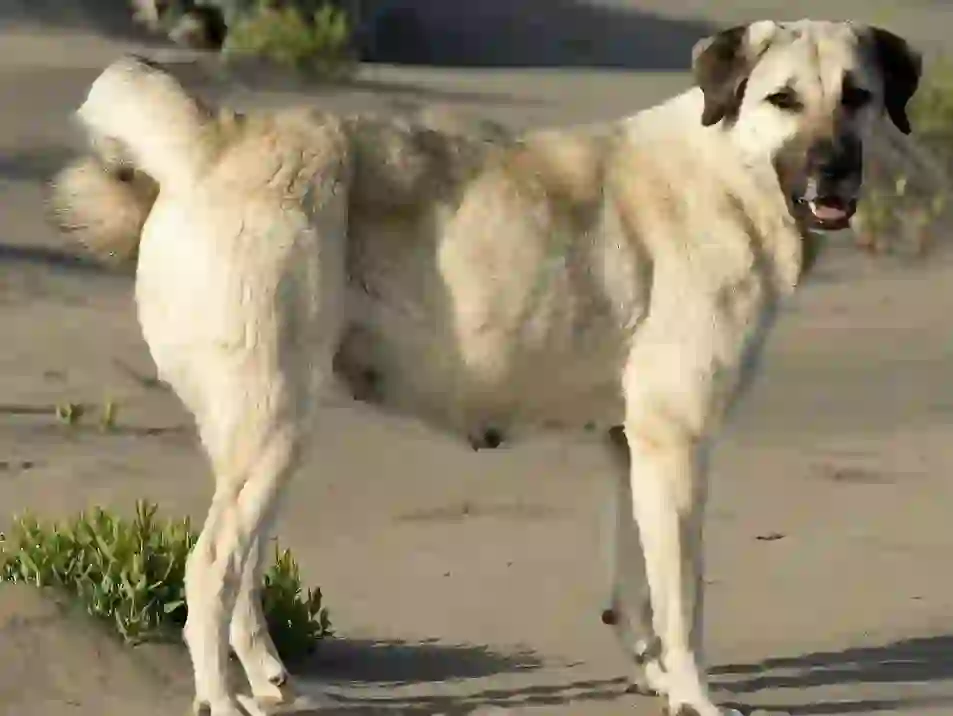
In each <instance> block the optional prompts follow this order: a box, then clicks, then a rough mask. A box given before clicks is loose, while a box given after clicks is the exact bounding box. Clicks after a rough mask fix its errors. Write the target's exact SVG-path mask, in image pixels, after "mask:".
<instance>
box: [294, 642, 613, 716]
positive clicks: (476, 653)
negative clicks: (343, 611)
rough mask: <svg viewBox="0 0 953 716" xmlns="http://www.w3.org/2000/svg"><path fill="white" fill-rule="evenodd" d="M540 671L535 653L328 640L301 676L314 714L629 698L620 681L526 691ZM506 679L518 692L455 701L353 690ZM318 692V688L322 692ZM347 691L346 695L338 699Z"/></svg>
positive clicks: (489, 692)
mask: <svg viewBox="0 0 953 716" xmlns="http://www.w3.org/2000/svg"><path fill="white" fill-rule="evenodd" d="M541 667H542V662H541V660H540V659H539V658H538V657H536V656H535V655H534V654H533V653H532V652H520V651H517V652H513V653H503V652H498V651H494V650H492V649H489V648H487V647H483V646H476V645H456V644H443V643H440V642H437V641H436V640H428V641H423V642H415V643H411V642H391V641H388V642H377V641H362V640H349V639H348V640H337V639H334V640H330V641H328V642H326V643H323V644H322V645H321V647H320V650H319V654H318V655H317V656H315V657H314V658H313V659H312V660H311V661H310V662H309V664H308V665H307V667H306V669H305V670H304V671H302V673H301V675H302V676H303V677H305V679H306V680H307V681H309V682H311V683H314V684H320V685H325V684H326V685H328V687H327V690H326V691H325V690H324V689H323V688H322V689H321V692H322V695H321V700H322V704H321V709H320V711H316V712H315V713H321V714H327V713H336V712H338V711H340V712H341V713H346V714H369V715H370V714H379V713H383V714H394V713H399V714H414V715H421V716H422V715H424V714H427V715H430V714H433V715H436V714H445V715H446V716H458V715H460V716H462V715H463V714H471V713H474V712H476V713H479V712H480V710H481V709H485V708H490V707H514V706H521V707H522V706H545V705H560V704H566V703H575V702H579V703H583V702H587V701H595V700H612V699H616V698H618V697H619V696H620V695H621V694H622V693H623V692H624V690H625V686H626V684H625V680H624V679H621V678H615V679H605V680H567V681H563V682H560V683H555V684H539V683H533V684H527V683H526V681H525V679H521V678H520V675H521V674H524V673H527V672H532V671H536V670H537V669H540V668H541ZM502 675H508V676H511V677H514V678H515V679H516V680H518V681H519V682H521V683H520V685H518V686H514V687H512V688H492V689H487V688H479V687H477V688H474V689H470V690H466V691H465V692H463V693H461V691H463V690H462V689H455V693H452V694H439V693H432V692H431V693H429V694H427V695H420V696H418V695H413V694H410V693H405V694H399V693H398V694H395V695H390V694H383V695H368V696H364V695H354V694H353V692H352V691H351V688H353V687H367V686H370V687H385V688H388V689H390V688H395V689H398V690H399V689H400V687H404V686H412V685H414V684H422V683H428V684H438V683H451V682H460V681H466V680H470V679H483V678H487V677H493V676H502ZM319 688H320V687H319ZM339 690H343V691H344V693H339Z"/></svg>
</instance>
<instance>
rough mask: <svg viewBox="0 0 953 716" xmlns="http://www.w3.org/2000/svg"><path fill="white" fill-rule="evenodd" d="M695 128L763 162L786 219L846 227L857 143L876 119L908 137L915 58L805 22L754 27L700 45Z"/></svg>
mask: <svg viewBox="0 0 953 716" xmlns="http://www.w3.org/2000/svg"><path fill="white" fill-rule="evenodd" d="M693 71H694V75H695V80H696V83H697V84H698V86H699V87H700V88H701V90H702V93H703V95H704V109H703V111H702V116H701V122H702V124H704V125H706V126H712V125H718V126H719V127H721V128H722V129H723V130H724V131H726V132H730V133H731V139H732V141H734V142H736V143H737V145H738V146H739V148H740V150H741V151H742V152H743V153H744V154H745V155H746V156H747V157H750V158H752V159H755V160H760V159H769V160H770V161H771V163H772V164H773V166H774V167H775V170H776V172H777V177H778V182H779V185H780V188H781V190H782V192H783V193H784V195H785V197H786V198H787V199H788V200H789V202H790V204H789V205H790V210H791V211H792V213H793V214H794V216H795V217H796V218H797V219H798V221H799V222H801V224H802V225H803V226H805V227H807V228H811V229H824V230H836V229H843V228H846V227H847V226H848V225H849V223H850V219H851V217H852V216H853V214H854V211H855V210H856V206H857V199H858V197H859V193H860V188H861V180H862V173H863V166H862V164H863V162H862V156H863V142H864V139H865V137H866V136H867V134H868V132H869V131H870V130H871V128H872V123H873V122H874V121H875V120H876V118H877V116H878V115H879V114H880V113H883V112H885V113H886V114H887V116H889V118H890V120H891V121H892V122H893V123H894V124H895V125H896V127H897V128H898V129H899V130H900V131H901V132H903V133H905V134H909V133H910V121H909V119H908V118H907V103H908V102H909V100H910V99H911V97H913V94H914V92H916V89H917V85H918V83H919V80H920V71H921V59H920V55H919V54H918V53H916V52H915V51H914V50H913V49H912V48H911V47H910V46H909V45H908V44H907V43H906V42H905V41H904V40H903V39H902V38H900V37H898V36H897V35H894V34H893V33H890V32H888V31H886V30H883V29H880V28H876V27H860V26H855V25H852V24H850V23H833V22H817V21H809V20H802V21H798V22H791V23H775V22H772V21H761V22H755V23H752V24H750V25H745V26H740V27H734V28H731V29H729V30H725V31H723V32H721V33H719V34H717V35H714V36H713V37H709V38H707V39H704V40H702V41H700V42H699V43H698V44H697V45H696V46H695V49H694V52H693Z"/></svg>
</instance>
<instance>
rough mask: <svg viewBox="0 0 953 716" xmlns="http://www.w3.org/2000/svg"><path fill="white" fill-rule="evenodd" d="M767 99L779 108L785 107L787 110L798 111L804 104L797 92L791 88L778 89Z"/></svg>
mask: <svg viewBox="0 0 953 716" xmlns="http://www.w3.org/2000/svg"><path fill="white" fill-rule="evenodd" d="M765 99H766V100H767V101H768V102H770V103H771V104H773V105H774V106H775V107H777V108H778V109H783V110H785V111H786V112H797V111H798V110H799V109H801V108H802V107H803V106H804V105H803V104H801V100H800V99H799V98H798V96H797V93H796V92H795V91H794V90H790V89H783V90H778V91H777V92H775V93H774V94H769V95H768V96H767V97H766V98H765Z"/></svg>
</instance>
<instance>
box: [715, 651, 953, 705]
mask: <svg viewBox="0 0 953 716" xmlns="http://www.w3.org/2000/svg"><path fill="white" fill-rule="evenodd" d="M951 655H953V636H938V637H923V638H916V639H904V640H902V641H896V642H891V643H889V644H884V645H880V646H865V647H856V648H850V649H845V650H844V651H837V652H816V653H811V654H803V655H801V656H797V657H786V658H777V659H767V660H765V661H763V662H761V663H759V664H728V665H724V666H720V667H717V668H714V669H712V670H711V674H712V675H713V676H714V677H715V680H716V683H718V684H719V686H720V689H722V690H724V691H727V692H729V693H731V694H734V695H736V696H738V697H739V698H741V699H743V698H744V697H745V695H751V694H756V693H758V692H761V691H767V690H776V689H797V690H803V689H811V688H815V687H825V686H851V685H856V686H862V685H863V686H868V687H869V686H877V685H880V686H884V685H894V686H900V685H904V686H907V687H910V686H916V685H918V684H922V685H927V684H934V685H936V684H939V683H941V682H950V683H951V684H953V659H951V658H950V657H951ZM908 690H909V689H908ZM949 692H950V693H948V694H947V695H945V696H943V695H940V696H933V695H930V696H923V697H919V696H899V697H896V698H871V699H862V700H847V701H844V700H839V701H829V702H823V701H820V702H819V701H813V702H812V703H809V704H771V705H762V706H761V708H765V709H767V710H768V711H769V712H774V711H777V712H783V713H789V714H791V716H821V715H824V716H827V715H831V716H836V715H837V714H869V713H874V712H898V713H905V712H906V710H907V709H911V708H915V707H919V708H925V707H950V708H953V688H950V689H949Z"/></svg>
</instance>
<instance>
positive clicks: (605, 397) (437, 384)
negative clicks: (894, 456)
mask: <svg viewBox="0 0 953 716" xmlns="http://www.w3.org/2000/svg"><path fill="white" fill-rule="evenodd" d="M385 313H386V314H387V316H386V318H385V316H384V315H383V314H385ZM375 323H376V325H374V324H371V323H355V324H353V325H352V326H351V327H350V329H349V330H348V331H347V333H346V335H345V337H344V340H343V342H342V344H341V348H340V350H339V352H338V354H337V356H336V359H335V371H336V374H337V376H338V377H339V378H340V379H341V380H342V382H343V383H344V385H345V386H346V388H347V390H348V391H349V392H350V394H351V395H352V397H353V398H354V399H355V400H357V401H359V402H363V403H367V404H370V405H373V406H375V407H376V408H378V409H381V410H383V411H386V412H389V413H395V414H399V415H404V416H407V417H411V418H414V419H417V420H420V421H422V422H424V423H426V424H428V425H429V426H430V427H432V428H436V429H437V430H439V431H441V432H450V433H452V434H455V435H457V436H460V437H463V438H465V439H467V440H468V441H470V443H471V444H472V445H473V446H474V447H475V448H477V447H496V446H497V445H498V444H499V443H501V442H512V441H513V440H515V439H517V438H519V437H521V436H523V435H527V434H532V433H536V432H539V431H549V430H559V431H563V430H568V431H583V430H598V429H607V428H609V427H611V426H613V425H617V424H619V423H620V422H622V413H623V404H622V394H621V390H620V388H621V384H620V382H619V376H620V374H621V366H620V365H619V361H618V359H617V356H616V353H617V352H616V351H609V350H604V351H601V352H600V351H595V350H589V351H586V352H582V351H579V352H575V351H565V350H563V351H560V352H552V353H550V354H548V355H546V354H545V351H541V350H540V349H539V347H534V348H533V349H531V350H530V349H527V347H526V346H524V345H522V344H520V343H519V342H516V343H514V344H510V345H508V346H507V348H508V349H509V350H508V351H507V355H506V356H505V357H503V356H501V357H500V361H501V364H500V365H499V366H498V369H497V370H494V371H492V373H489V374H488V373H487V372H486V371H483V370H480V369H479V368H475V367H474V366H473V365H472V364H470V363H468V361H467V360H466V359H465V358H464V357H463V355H462V353H463V352H462V351H461V350H460V345H459V342H458V341H457V340H456V336H454V334H453V332H452V331H450V330H446V329H443V328H442V327H441V326H440V325H439V323H438V322H437V321H434V322H433V323H432V324H430V325H428V326H427V327H426V328H423V327H421V326H420V325H419V324H418V325H412V323H411V322H410V321H406V322H402V321H400V320H395V318H394V316H393V315H392V314H389V313H388V312H385V311H382V315H381V320H380V321H377V322H375Z"/></svg>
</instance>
